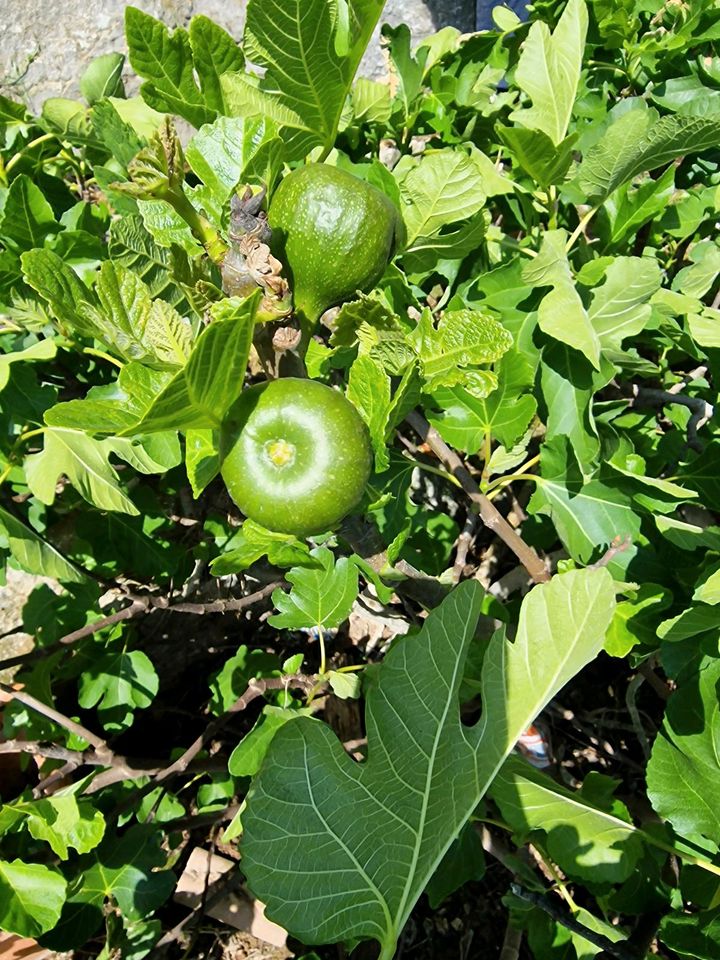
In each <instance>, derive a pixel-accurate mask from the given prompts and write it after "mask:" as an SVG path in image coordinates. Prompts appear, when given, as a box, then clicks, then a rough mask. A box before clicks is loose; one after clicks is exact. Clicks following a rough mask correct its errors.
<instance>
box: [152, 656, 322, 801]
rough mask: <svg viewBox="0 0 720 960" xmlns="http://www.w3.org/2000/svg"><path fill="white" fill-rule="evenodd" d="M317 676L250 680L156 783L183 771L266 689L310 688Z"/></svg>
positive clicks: (159, 776) (158, 777)
mask: <svg viewBox="0 0 720 960" xmlns="http://www.w3.org/2000/svg"><path fill="white" fill-rule="evenodd" d="M316 682H317V677H314V676H304V675H303V674H295V675H293V676H289V677H269V678H267V679H263V680H251V681H250V683H249V684H248V686H247V690H246V691H245V692H244V693H243V694H242V696H240V697H238V698H237V700H236V701H235V703H233V705H232V706H231V707H230V708H229V709H228V710H227V711H226V712H225V713H223V714H222V716H220V717H216V718H215V720H213V721H212V723H209V724H208V725H207V727H206V728H205V731H204V732H203V733H201V734H200V736H199V737H197V739H196V740H194V741H193V742H192V743H191V744H190V746H189V747H188V748H187V750H186V751H185V752H184V753H183V754H182V755H181V756H179V757H178V758H177V760H175V761H174V762H173V763H171V764H170V766H169V767H165V769H164V770H161V771H160V772H159V773H158V774H157V775H156V776H155V781H156V783H162V782H163V781H164V780H167V779H168V778H169V777H172V776H175V774H178V773H184V772H185V770H187V768H188V765H189V764H190V761H191V760H192V759H193V758H194V757H196V756H197V755H198V753H200V751H201V750H202V749H203V747H204V746H205V745H206V744H208V743H209V742H210V741H211V740H212V739H213V737H214V736H215V735H216V734H217V733H218V732H219V731H220V730H222V728H223V727H224V726H225V724H226V723H228V722H229V721H230V720H231V719H232V717H233V716H234V715H235V714H236V713H241V712H242V711H243V710H244V709H245V708H246V707H247V706H249V704H251V703H252V701H253V700H255V699H257V697H261V696H262V695H263V694H264V693H265V691H266V690H289V689H291V688H297V687H300V689H302V690H306V691H307V690H311V689H312V687H313V686H314V685H315V684H316Z"/></svg>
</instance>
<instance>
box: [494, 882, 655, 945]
mask: <svg viewBox="0 0 720 960" xmlns="http://www.w3.org/2000/svg"><path fill="white" fill-rule="evenodd" d="M510 889H511V890H512V892H513V893H514V894H515V896H516V897H519V898H520V899H521V900H525V901H526V902H527V903H531V904H533V906H536V907H539V908H540V909H541V910H543V911H544V912H545V913H547V915H548V916H550V917H552V918H553V920H557V922H558V923H559V924H561V925H562V926H563V927H565V928H566V929H567V930H570V931H572V932H573V933H577V934H579V935H580V936H581V937H584V938H585V939H586V940H587V941H588V943H592V944H593V946H596V947H599V948H600V949H601V950H604V951H605V953H607V954H608V955H609V956H611V957H615V958H616V960H638V957H637V954H636V953H635V951H634V950H628V949H627V947H625V946H623V944H622V943H621V942H616V941H614V940H611V939H610V938H609V937H605V936H603V934H601V933H596V932H595V931H594V930H591V929H590V927H586V926H585V924H583V923H579V922H578V921H577V920H575V918H574V917H571V916H568V915H567V914H566V913H565V912H564V911H563V910H561V909H560V908H559V907H558V906H556V904H555V903H554V902H553V901H552V900H550V898H549V897H546V896H543V895H542V894H540V893H535V892H534V891H532V890H526V889H525V888H524V887H521V886H520V884H518V883H512V884H510Z"/></svg>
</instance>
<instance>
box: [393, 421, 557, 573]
mask: <svg viewBox="0 0 720 960" xmlns="http://www.w3.org/2000/svg"><path fill="white" fill-rule="evenodd" d="M405 419H406V420H407V422H408V423H409V424H410V426H411V427H412V428H413V430H416V431H417V433H418V434H419V435H420V437H422V439H423V440H424V441H425V442H426V443H427V444H428V445H429V446H430V448H431V449H432V451H433V453H434V454H435V455H436V456H437V457H438V459H439V460H440V461H441V462H442V463H443V464H444V465H445V467H446V468H447V469H448V470H449V471H450V473H452V474H453V476H454V477H455V478H456V479H457V480H458V482H459V483H460V486H461V487H462V488H463V490H464V491H465V493H466V494H467V495H468V497H470V499H471V500H472V502H473V503H475V504H477V507H478V513H479V514H480V519H481V520H482V522H483V523H484V524H485V526H486V527H488V528H489V529H490V530H492V531H493V532H494V533H496V534H497V535H498V536H499V537H500V539H501V540H502V541H503V542H504V543H505V544H506V545H507V546H508V547H510V549H511V550H512V552H513V553H514V554H515V556H516V557H517V558H518V560H519V561H520V562H521V563H522V565H523V566H524V567H525V569H526V570H527V572H528V573H529V574H530V576H531V577H532V579H533V580H534V581H535V583H545V582H546V581H548V580H549V579H550V573H549V572H548V570H547V569H546V567H545V563H544V561H543V560H541V559H540V557H539V556H538V555H537V554H536V553H535V551H534V550H533V548H532V547H530V546H528V545H527V544H526V543H525V541H524V540H523V539H522V537H520V536H518V534H517V533H516V532H515V531H514V530H513V528H512V527H511V526H510V524H509V523H508V522H507V520H506V519H505V517H503V515H502V514H501V513H500V512H499V511H498V509H497V508H496V507H495V506H493V504H492V502H491V501H490V500H488V498H487V497H486V496H485V495H484V494H483V493H482V492H481V491H480V487H478V485H477V483H475V480H474V479H473V477H472V475H471V474H470V471H469V470H468V468H467V467H466V466H465V464H464V463H463V461H462V460H461V459H460V457H459V456H458V455H457V454H456V453H455V451H454V450H452V449H451V448H450V447H449V446H448V445H447V444H446V443H445V441H444V440H443V438H442V437H441V436H440V434H439V433H438V432H437V430H436V429H435V428H434V427H431V426H430V424H429V423H428V422H427V420H426V419H425V417H424V416H423V415H422V414H421V413H418V411H417V410H413V411H412V412H411V413H409V414H408V415H407V417H406V418H405Z"/></svg>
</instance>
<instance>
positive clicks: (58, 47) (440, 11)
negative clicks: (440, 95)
mask: <svg viewBox="0 0 720 960" xmlns="http://www.w3.org/2000/svg"><path fill="white" fill-rule="evenodd" d="M478 2H480V3H481V4H482V5H484V6H487V0H478ZM475 4H476V0H388V2H387V4H386V7H385V11H384V13H383V17H382V21H383V22H388V23H391V24H393V25H397V24H398V23H402V22H405V23H408V24H409V25H410V28H411V30H412V32H413V38H414V40H415V42H417V41H418V40H421V39H422V38H423V37H426V36H428V35H429V34H431V33H434V32H435V31H436V30H438V29H440V28H441V27H444V26H448V25H451V26H455V27H458V29H460V30H462V31H463V32H469V31H471V30H473V29H474V28H475V15H476V11H475ZM127 5H128V4H127V3H126V2H124V0H10V2H9V3H7V4H6V5H5V9H4V11H3V18H2V19H3V23H2V26H1V27H0V92H2V93H4V94H6V95H7V96H11V97H14V98H15V99H21V100H25V101H26V102H27V103H29V104H30V106H31V108H32V109H34V110H38V109H39V107H40V105H41V104H42V101H43V100H45V99H46V98H47V97H76V96H78V93H79V91H78V86H77V81H78V77H79V75H80V74H81V73H82V71H83V69H84V67H85V66H87V64H88V63H89V62H90V60H92V59H93V57H96V56H99V55H100V54H103V53H110V52H112V51H123V52H124V51H125V41H124V33H123V11H124V9H125V7H126V6H127ZM134 5H135V6H138V7H140V8H141V9H142V10H145V11H146V12H147V13H150V14H152V15H153V16H155V17H159V18H160V19H162V20H163V21H164V22H165V23H166V24H167V25H168V26H169V27H177V26H185V25H186V24H187V23H188V21H189V20H190V18H191V17H192V16H193V15H194V14H197V13H204V14H205V15H206V16H208V17H211V18H212V19H213V20H216V21H217V22H218V23H220V24H222V26H224V27H225V29H226V30H228V31H229V32H230V33H231V34H232V36H234V37H237V38H238V39H239V38H240V37H241V35H242V29H243V24H244V21H245V5H246V0H134ZM363 72H364V73H365V74H366V75H369V76H382V74H383V73H384V61H383V56H382V53H381V51H380V46H379V43H378V37H377V34H376V36H375V37H374V38H373V40H372V42H371V45H370V48H369V50H368V54H367V56H366V58H365V61H364V63H363Z"/></svg>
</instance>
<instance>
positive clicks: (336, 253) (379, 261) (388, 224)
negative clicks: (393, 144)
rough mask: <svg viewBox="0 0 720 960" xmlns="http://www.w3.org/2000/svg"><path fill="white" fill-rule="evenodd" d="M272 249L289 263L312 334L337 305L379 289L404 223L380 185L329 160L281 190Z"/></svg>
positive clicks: (271, 217)
mask: <svg viewBox="0 0 720 960" xmlns="http://www.w3.org/2000/svg"><path fill="white" fill-rule="evenodd" d="M268 221H269V223H270V227H271V229H272V241H271V248H272V252H273V253H274V255H275V256H276V257H277V258H278V259H279V260H281V261H282V262H283V263H284V264H285V266H286V267H287V268H288V271H289V274H290V277H289V279H290V284H291V286H292V291H293V301H294V304H295V312H296V314H297V315H298V317H299V319H300V323H301V326H302V329H303V334H304V337H305V338H309V336H310V334H311V333H312V330H313V329H314V327H315V324H316V323H317V321H318V319H319V318H320V315H321V314H322V313H324V312H325V310H327V309H328V308H329V307H332V306H335V305H336V304H338V303H342V302H343V301H345V300H349V299H352V298H353V297H354V296H355V295H356V293H357V291H358V290H361V291H363V292H366V291H369V290H371V289H372V288H373V287H374V286H375V284H376V283H377V282H378V281H379V280H380V278H381V277H382V275H383V273H384V271H385V267H386V266H387V263H388V260H389V259H390V257H391V256H392V254H393V252H394V248H395V244H396V242H397V238H398V236H399V235H400V234H401V230H402V221H401V218H400V214H399V212H398V210H397V209H396V207H395V205H394V204H393V203H392V201H391V200H390V199H389V198H388V197H387V196H386V195H385V194H384V193H382V192H381V191H380V190H378V189H377V187H374V186H372V184H369V183H367V182H366V181H365V180H360V179H359V178H358V177H356V176H353V174H351V173H347V172H346V171H345V170H339V169H338V168H337V167H331V166H328V165H327V164H324V163H310V164H307V165H306V166H304V167H299V168H298V169H297V170H294V171H293V172H292V173H290V174H288V176H286V177H285V178H284V179H283V181H282V182H281V184H280V186H279V187H278V188H277V190H276V191H275V194H274V195H273V198H272V202H271V204H270V209H269V211H268Z"/></svg>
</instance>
